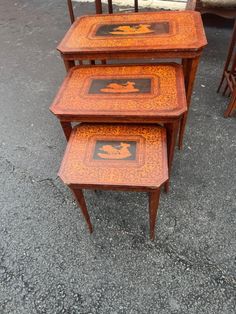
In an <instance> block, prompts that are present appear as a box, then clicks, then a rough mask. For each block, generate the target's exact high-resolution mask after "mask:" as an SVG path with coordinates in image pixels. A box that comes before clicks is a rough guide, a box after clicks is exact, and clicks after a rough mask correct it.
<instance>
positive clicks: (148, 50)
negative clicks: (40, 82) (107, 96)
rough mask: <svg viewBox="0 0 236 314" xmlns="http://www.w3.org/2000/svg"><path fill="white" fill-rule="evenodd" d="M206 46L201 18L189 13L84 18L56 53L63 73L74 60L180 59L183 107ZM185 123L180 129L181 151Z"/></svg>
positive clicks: (183, 121)
mask: <svg viewBox="0 0 236 314" xmlns="http://www.w3.org/2000/svg"><path fill="white" fill-rule="evenodd" d="M206 44H207V41H206V37H205V33H204V28H203V25H202V20H201V16H200V14H199V13H197V12H193V11H181V12H152V13H132V14H129V15H127V14H113V15H112V16H111V15H109V14H108V15H105V14H104V15H93V16H85V17H82V18H80V19H78V20H76V21H75V23H74V24H73V25H72V26H71V28H70V30H69V31H68V32H67V34H66V35H65V37H64V39H63V40H62V42H61V43H60V44H59V46H58V50H59V51H60V53H61V56H62V58H63V60H64V63H65V66H66V69H67V71H68V70H69V69H70V68H71V67H73V66H74V65H75V60H80V61H81V60H85V59H87V60H108V59H131V58H133V59H143V58H146V59H152V58H159V59H161V58H164V59H166V58H180V59H182V62H183V67H184V77H185V87H186V95H187V104H188V107H189V106H190V100H191V95H192V90H193V83H194V79H195V75H196V71H197V66H198V62H199V58H200V55H201V53H202V49H203V47H204V46H205V45H206ZM186 120H187V113H185V114H184V116H183V119H182V121H181V125H180V136H179V148H181V147H182V143H183V135H184V130H185V125H186Z"/></svg>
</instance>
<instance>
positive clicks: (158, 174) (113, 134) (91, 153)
mask: <svg viewBox="0 0 236 314" xmlns="http://www.w3.org/2000/svg"><path fill="white" fill-rule="evenodd" d="M59 176H60V177H61V178H62V180H63V181H64V182H65V183H66V184H68V185H115V186H139V187H153V188H158V187H159V186H160V185H161V184H162V183H164V182H165V181H166V180H167V179H168V167H167V152H166V131H165V129H164V128H162V127H158V126H156V125H155V126H154V125H150V126H149V125H126V124H113V125H111V124H95V125H94V124H86V123H83V124H81V125H79V126H78V127H76V128H74V130H73V131H72V134H71V137H70V140H69V143H68V146H67V149H66V153H65V156H64V159H63V162H62V165H61V169H60V171H59Z"/></svg>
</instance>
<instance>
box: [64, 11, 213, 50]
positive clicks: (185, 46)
mask: <svg viewBox="0 0 236 314" xmlns="http://www.w3.org/2000/svg"><path fill="white" fill-rule="evenodd" d="M206 43H207V42H206V37H205V33H204V28H203V25H202V20H201V16H200V14H199V13H198V12H193V11H181V12H173V11H172V12H170V11H164V12H163V11H162V12H148V13H132V14H129V15H127V14H112V15H110V14H108V15H92V16H84V17H82V18H80V19H78V20H76V21H75V22H74V23H73V25H72V26H71V28H70V30H69V31H68V32H67V34H66V36H65V37H64V39H63V40H62V42H61V43H60V44H59V46H58V50H59V51H60V52H61V53H62V54H73V53H76V54H78V53H81V54H84V55H85V54H86V53H91V52H93V53H96V52H97V53H99V52H105V53H106V54H109V53H110V54H116V55H118V54H119V52H129V53H130V52H137V51H138V52H145V53H147V52H155V51H165V52H166V51H172V52H173V51H176V50H178V51H193V52H194V51H197V50H200V49H202V48H203V47H204V46H205V45H206Z"/></svg>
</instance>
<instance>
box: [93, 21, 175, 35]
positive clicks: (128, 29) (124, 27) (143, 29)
mask: <svg viewBox="0 0 236 314" xmlns="http://www.w3.org/2000/svg"><path fill="white" fill-rule="evenodd" d="M169 30H170V26H169V22H156V23H129V24H110V25H101V26H100V27H99V28H98V29H97V31H96V36H105V37H106V36H109V37H110V36H143V35H150V34H152V35H162V34H168V33H169Z"/></svg>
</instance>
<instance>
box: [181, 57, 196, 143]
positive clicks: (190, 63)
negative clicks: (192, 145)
mask: <svg viewBox="0 0 236 314" xmlns="http://www.w3.org/2000/svg"><path fill="white" fill-rule="evenodd" d="M199 58H200V56H198V57H196V58H193V59H183V61H182V64H183V70H184V81H185V90H186V98H187V106H188V108H189V107H190V103H191V96H192V92H193V84H194V81H195V77H196V72H197V67H198V63H199ZM187 114H188V113H185V114H184V116H183V118H182V120H181V122H180V132H179V149H182V147H183V137H184V131H185V125H186V121H187Z"/></svg>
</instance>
